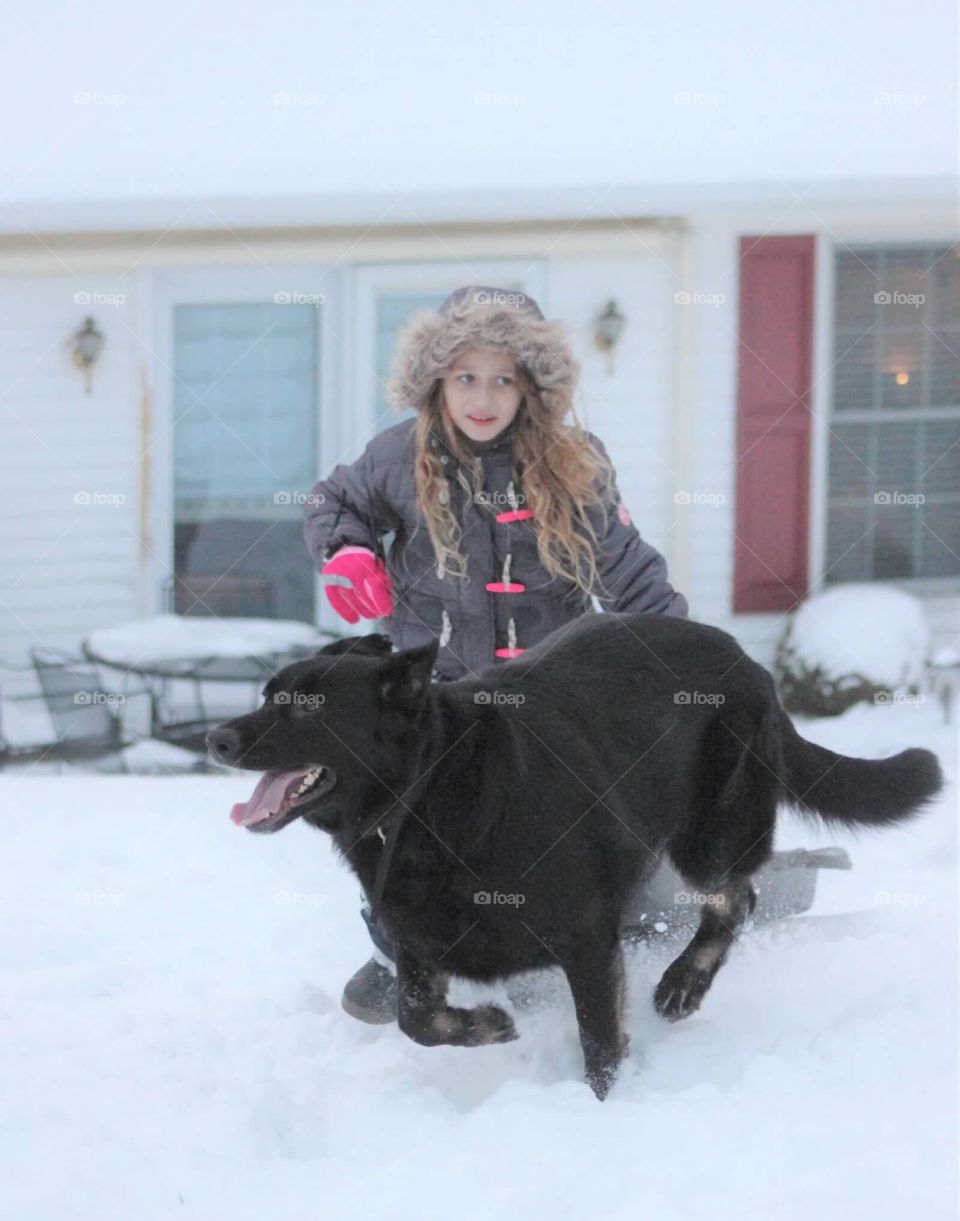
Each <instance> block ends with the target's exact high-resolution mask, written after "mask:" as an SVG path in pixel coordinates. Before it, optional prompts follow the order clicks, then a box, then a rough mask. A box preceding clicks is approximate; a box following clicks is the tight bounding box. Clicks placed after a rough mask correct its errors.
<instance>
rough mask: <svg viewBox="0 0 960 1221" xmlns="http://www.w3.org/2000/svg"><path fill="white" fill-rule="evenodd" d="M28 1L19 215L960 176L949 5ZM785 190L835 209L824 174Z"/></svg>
mask: <svg viewBox="0 0 960 1221" xmlns="http://www.w3.org/2000/svg"><path fill="white" fill-rule="evenodd" d="M7 11H8V14H9V20H8V28H7V31H6V37H5V39H4V40H3V47H2V50H0V103H2V105H3V109H4V112H5V113H7V114H11V115H16V117H17V121H16V122H14V123H11V124H8V127H7V130H6V131H5V133H4V140H3V145H2V149H0V179H2V181H3V183H4V200H5V202H6V204H7V206H8V207H10V208H12V209H13V213H14V216H13V218H12V219H13V220H14V222H15V223H16V221H17V219H18V218H19V216H20V206H19V205H20V204H21V202H22V201H28V200H52V199H67V200H69V199H85V200H90V201H98V200H103V199H108V200H109V199H128V200H136V199H142V198H157V197H171V196H176V197H178V198H179V199H180V200H181V201H182V208H181V211H180V212H178V213H176V214H175V216H174V219H176V217H178V216H182V214H183V212H184V211H187V210H189V211H191V212H192V213H193V214H194V218H195V219H196V220H197V221H198V222H202V223H205V224H206V225H208V226H212V227H214V228H220V227H221V226H220V223H219V221H220V218H219V215H218V212H217V210H216V207H215V205H214V206H212V205H211V204H210V202H209V201H210V199H211V198H212V197H218V196H224V195H254V196H261V195H262V194H263V193H264V184H269V188H270V193H271V194H272V195H276V196H295V195H299V194H303V193H322V194H325V195H326V194H329V193H331V192H336V193H346V192H350V191H356V190H366V189H368V187H369V184H371V183H375V184H377V187H378V189H381V190H383V191H385V192H390V193H391V196H390V198H389V199H388V200H387V203H386V205H385V206H387V205H389V207H390V209H391V211H390V215H389V218H388V220H389V223H397V222H400V223H403V222H406V223H410V222H412V221H415V220H416V219H417V218H416V216H415V215H413V214H411V212H410V211H409V209H408V208H407V206H406V193H407V192H409V191H411V190H424V191H433V190H436V189H449V188H458V189H464V190H470V189H483V188H488V187H492V186H497V187H503V188H507V189H509V188H518V189H527V190H538V191H540V192H542V193H544V194H545V195H548V194H549V193H550V190H551V189H552V188H553V187H556V186H562V185H565V184H571V185H576V186H585V185H589V186H591V187H594V188H596V194H597V195H599V196H601V197H603V196H605V194H606V192H607V191H608V190H609V189H610V188H611V187H613V186H614V185H615V184H617V183H620V182H623V181H628V182H630V181H632V182H645V183H691V184H694V183H703V182H731V181H741V182H742V181H745V180H746V181H750V180H755V179H764V180H768V181H780V182H782V181H786V180H806V181H808V182H809V181H812V180H816V179H825V180H832V181H836V180H842V179H845V178H847V177H851V176H876V175H884V176H887V175H889V176H891V177H894V178H904V177H907V178H910V177H918V176H926V175H945V174H949V175H951V176H955V175H956V135H957V114H956V95H957V65H956V42H957V40H956V29H957V18H956V6H955V4H953V3H952V0H926V3H924V4H923V5H915V6H913V8H912V9H911V11H910V20H909V21H906V20H904V12H903V6H902V5H901V4H898V3H895V2H894V0H875V2H874V3H873V4H872V5H871V6H870V9H869V20H865V19H864V12H863V10H862V8H861V7H860V6H858V5H853V4H848V5H838V4H836V3H833V2H831V0H808V2H807V3H806V4H804V5H798V6H789V5H781V6H771V5H769V4H768V3H765V2H763V0H741V2H740V3H738V4H735V5H729V4H728V5H716V4H712V3H708V0H695V2H694V3H693V4H688V5H683V6H677V5H675V4H672V3H671V2H670V0H649V2H648V3H646V4H643V5H634V4H631V3H630V2H629V0H603V3H602V4H597V5H589V4H588V5H584V4H581V3H576V2H575V0H552V2H551V3H550V4H549V6H548V5H545V4H537V5H532V6H531V5H522V6H517V5H516V4H514V3H512V2H511V0H488V3H487V4H485V5H484V6H483V8H482V9H472V8H471V9H466V8H464V7H463V6H458V5H451V4H449V3H446V2H441V0H417V3H416V4H413V5H406V4H404V5H396V4H393V3H390V2H389V0H368V2H367V3H365V4H363V5H355V6H349V5H347V6H335V5H333V4H321V5H314V6H304V5H294V4H290V3H287V4H280V5H262V4H255V3H253V2H252V0H239V2H238V3H237V4H235V5H233V6H231V9H230V20H229V21H228V22H224V20H223V16H222V13H221V12H220V11H219V10H217V9H215V8H212V7H209V6H206V5H200V6H197V5H195V4H193V3H192V0H168V2H167V3H166V4H165V5H164V10H163V20H162V21H160V22H158V21H156V20H154V19H153V17H152V15H151V14H149V13H148V12H147V11H146V10H144V9H142V8H140V7H138V6H135V5H131V6H124V5H111V6H108V7H106V8H102V9H96V10H90V9H89V8H85V7H82V6H71V5H68V4H64V3H63V2H62V0H29V2H27V0H12V3H11V6H10V7H9V8H8V10H7ZM184 81H189V82H190V87H189V88H188V89H184V88H183V82H184ZM78 99H79V100H78ZM785 206H789V207H790V209H791V220H795V221H796V223H797V224H798V225H802V226H806V227H807V228H809V226H810V225H811V224H812V223H814V220H815V218H814V217H813V216H812V215H811V214H810V211H809V210H808V208H807V207H806V205H805V202H804V196H803V189H800V190H798V191H797V193H796V196H795V197H794V198H792V199H790V198H788V199H787V201H786V205H785ZM619 214H620V215H624V213H622V212H621V213H619ZM575 215H579V213H576V214H575ZM5 219H6V220H9V219H11V218H10V217H7V216H5ZM28 223H29V222H28ZM19 231H20V232H23V231H24V229H20V230H19ZM801 231H806V229H804V230H801Z"/></svg>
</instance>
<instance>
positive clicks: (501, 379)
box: [457, 373, 513, 385]
mask: <svg viewBox="0 0 960 1221" xmlns="http://www.w3.org/2000/svg"><path fill="white" fill-rule="evenodd" d="M465 377H468V378H472V377H473V374H472V373H461V374H460V375H459V376H458V377H457V381H458V382H462V381H463V379H464V378H465ZM497 381H499V382H506V383H507V385H512V384H513V378H512V377H510V376H509V375H508V374H506V373H504V374H502V376H500V377H498V378H497Z"/></svg>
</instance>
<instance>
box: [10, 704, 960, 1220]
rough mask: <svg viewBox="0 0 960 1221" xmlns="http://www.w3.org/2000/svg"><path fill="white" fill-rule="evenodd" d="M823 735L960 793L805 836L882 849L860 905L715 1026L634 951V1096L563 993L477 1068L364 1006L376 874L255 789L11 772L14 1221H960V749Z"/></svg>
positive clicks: (911, 731)
mask: <svg viewBox="0 0 960 1221" xmlns="http://www.w3.org/2000/svg"><path fill="white" fill-rule="evenodd" d="M800 728H801V731H802V732H804V733H805V734H806V735H807V736H809V737H811V738H813V739H815V740H817V741H819V742H822V743H824V744H828V745H830V746H832V747H833V748H834V749H838V750H846V751H847V752H848V753H852V754H861V755H864V756H875V757H879V756H882V755H885V754H888V753H891V752H893V751H895V750H898V749H900V748H901V747H902V746H906V745H918V744H923V745H927V746H930V747H931V748H933V749H935V750H937V752H938V753H939V755H940V757H941V760H942V762H943V764H944V766H945V768H946V769H947V771H948V774H949V776H950V779H951V782H952V784H951V788H950V789H949V791H948V792H947V794H946V796H945V798H944V799H943V800H942V801H941V803H940V804H939V805H938V806H937V807H936V808H935V809H934V810H932V811H931V812H930V813H929V814H928V815H927V816H926V817H925V818H924V819H923V820H921V821H919V822H917V823H916V824H915V825H914V826H912V827H911V826H907V827H905V828H900V829H895V830H892V831H886V832H878V833H864V834H861V835H860V836H858V837H854V836H850V835H843V834H836V835H831V834H828V833H826V832H823V833H821V834H819V835H818V834H817V833H816V831H815V830H813V831H812V830H810V829H808V828H807V827H806V826H801V825H799V824H796V823H794V822H792V821H788V820H787V819H784V821H783V824H782V830H781V833H780V842H779V846H780V847H784V846H787V847H790V846H796V845H799V844H806V845H819V844H827V843H839V844H842V845H844V846H845V847H846V848H847V849H848V850H849V851H850V853H851V856H852V857H853V862H854V869H853V871H852V872H850V873H829V872H828V873H825V874H823V875H821V878H820V884H819V890H818V896H817V900H816V904H815V908H814V912H815V913H816V914H822V915H830V914H833V913H841V912H857V913H859V914H858V915H856V916H854V917H851V918H849V919H848V920H846V921H844V920H835V921H831V920H823V921H816V920H800V921H797V922H796V924H794V925H793V926H792V927H790V926H789V925H787V926H778V927H777V928H772V927H766V928H757V929H755V930H753V931H749V932H747V933H746V934H745V936H744V938H743V940H742V941H741V943H740V944H739V946H738V948H737V949H736V950H735V951H734V952H733V954H732V955H731V958H730V961H729V962H728V964H727V966H726V967H725V968H724V970H723V971H722V972H721V973H720V975H719V976H718V979H717V981H716V983H715V985H714V987H713V990H712V991H711V993H710V996H709V998H708V999H707V1001H706V1003H705V1005H704V1008H703V1009H702V1010H701V1011H700V1012H699V1013H698V1014H696V1015H695V1016H694V1017H692V1018H691V1019H690V1020H689V1021H688V1022H686V1023H679V1024H677V1025H674V1026H671V1025H667V1024H666V1023H664V1022H662V1021H661V1020H660V1019H659V1018H658V1017H657V1016H656V1015H655V1014H654V1012H653V1009H652V1006H651V1002H650V997H651V994H652V990H653V987H654V985H655V983H656V981H657V979H658V978H659V973H660V972H661V971H662V969H663V967H664V966H665V965H666V963H667V961H668V959H669V958H670V957H671V956H672V954H674V953H675V952H676V949H677V946H676V945H675V944H673V945H670V946H667V945H659V946H657V947H655V948H654V949H652V950H651V949H647V950H637V951H634V952H632V953H631V957H630V959H629V963H630V976H629V978H630V1001H631V1012H630V1019H629V1021H630V1030H631V1040H632V1054H631V1058H630V1060H629V1061H628V1062H627V1064H626V1065H625V1066H624V1069H623V1070H622V1073H621V1077H620V1079H619V1081H618V1083H617V1085H616V1086H615V1088H614V1090H613V1092H612V1093H611V1096H610V1098H609V1099H608V1100H607V1101H606V1102H605V1103H603V1104H600V1103H598V1102H597V1101H596V1100H595V1098H594V1097H593V1095H592V1094H591V1092H590V1091H589V1089H588V1088H587V1086H586V1085H584V1084H583V1083H582V1081H581V1058H580V1050H579V1046H578V1042H577V1032H576V1025H575V1022H574V1017H573V1012H572V1005H571V1004H570V1001H569V999H568V997H567V995H566V994H565V993H564V991H563V990H562V989H560V988H558V987H553V988H548V989H547V993H548V995H550V996H552V999H551V1001H550V1003H549V1004H547V1005H546V1006H544V1007H542V1008H540V1009H538V1010H536V1011H534V1012H525V1013H520V1014H519V1015H518V1019H517V1020H518V1026H519V1029H520V1032H521V1038H520V1040H518V1041H517V1042H515V1043H512V1044H509V1045H505V1046H494V1047H488V1048H481V1049H476V1050H466V1049H455V1048H439V1049H432V1050H428V1049H424V1048H420V1047H418V1046H416V1045H414V1044H413V1043H411V1042H409V1041H408V1040H406V1039H405V1038H403V1037H402V1036H401V1035H400V1034H399V1032H398V1030H397V1028H396V1027H395V1026H387V1027H376V1028H375V1027H367V1026H363V1025H360V1024H359V1023H357V1022H355V1021H353V1020H351V1019H350V1018H349V1017H348V1016H347V1015H346V1014H344V1013H343V1012H342V1011H341V1009H340V1006H339V997H340V991H341V989H342V986H343V983H344V981H345V980H346V979H347V977H348V976H349V975H350V974H351V973H352V972H353V970H354V969H355V968H356V967H358V966H359V965H360V964H361V963H362V962H363V961H364V960H365V958H366V957H367V955H368V949H369V945H368V941H367V939H366V934H365V930H364V927H363V924H362V922H361V920H360V917H359V914H358V888H357V885H356V883H355V882H354V880H353V878H352V876H351V875H350V874H349V873H348V872H347V870H346V868H345V867H344V866H343V865H342V864H341V863H340V862H338V861H337V860H336V859H335V857H334V855H333V853H332V852H331V850H330V846H329V843H328V841H327V840H326V838H325V837H324V836H323V835H321V834H319V833H318V832H315V831H312V830H310V829H309V828H307V827H305V826H303V825H300V824H294V825H293V826H292V827H291V828H289V829H288V830H287V831H285V832H283V833H281V834H279V835H277V836H275V837H264V838H260V837H256V836H252V835H249V834H246V833H243V832H241V831H239V830H238V829H237V828H236V827H234V826H233V825H232V824H231V823H230V821H229V818H228V811H229V809H230V806H231V804H232V803H233V802H234V801H237V800H240V799H243V798H245V797H247V796H248V794H249V789H250V778H249V776H245V775H238V776H237V777H222V778H221V777H202V776H198V777H190V778H187V777H163V778H153V777H122V776H95V775H90V774H75V775H65V774H62V775H46V776H42V777H38V776H36V774H31V775H28V776H22V777H21V776H18V775H15V774H13V773H7V774H5V775H3V776H0V796H2V799H3V808H4V825H3V832H2V862H3V870H4V877H3V886H2V902H3V905H4V908H5V911H4V915H5V928H6V936H5V937H4V940H3V947H2V956H3V976H4V980H5V985H6V986H5V988H4V994H3V1001H2V1009H0V1021H2V1026H0V1049H2V1050H0V1056H2V1060H3V1063H2V1070H0V1072H2V1081H3V1098H4V1106H3V1132H2V1141H0V1149H2V1152H0V1159H2V1163H3V1164H2V1169H0V1183H2V1186H0V1215H2V1216H3V1217H4V1218H6V1219H9V1221H75V1219H82V1221H115V1219H116V1221H154V1219H155V1218H156V1219H160V1218H163V1219H167V1218H204V1219H211V1221H213V1219H221V1218H222V1219H223V1221H227V1219H229V1221H245V1219H246V1218H251V1219H254V1218H255V1219H256V1221H263V1219H264V1218H270V1221H281V1219H285V1218H291V1219H292V1218H297V1219H299V1218H304V1217H324V1218H327V1217H329V1218H336V1219H337V1221H339V1219H341V1218H342V1219H352V1218H364V1219H369V1218H380V1217H390V1218H394V1217H396V1218H404V1219H406V1218H414V1217H417V1218H419V1217H428V1218H433V1217H449V1216H451V1215H453V1216H456V1217H457V1218H458V1221H466V1219H468V1218H469V1219H472V1218H484V1221H489V1219H490V1218H491V1217H492V1216H498V1217H510V1218H512V1217H525V1218H526V1217H529V1218H539V1217H544V1218H550V1219H551V1221H552V1219H554V1218H565V1217H571V1218H586V1217H604V1218H623V1219H627V1218H629V1219H630V1221H633V1219H635V1218H644V1221H659V1219H660V1218H675V1217H678V1216H682V1215H693V1216H709V1217H711V1218H712V1219H713V1221H717V1219H718V1218H728V1217H729V1218H734V1217H737V1218H742V1217H748V1218H753V1217H773V1218H776V1219H777V1221H782V1219H788V1218H802V1219H803V1221H807V1219H808V1218H810V1217H817V1218H843V1219H845V1221H847V1219H851V1218H867V1217H869V1218H870V1219H871V1221H883V1219H885V1218H891V1219H892V1218H903V1217H907V1216H912V1215H915V1214H916V1215H922V1216H924V1217H926V1218H941V1217H942V1218H947V1217H952V1216H954V1215H955V1208H956V1203H955V1191H956V1185H955V1165H956V1138H957V1130H956V1108H957V1084H956V1028H957V1008H956V976H957V935H956V909H955V900H956V891H957V864H956V847H957V844H956V788H955V781H956V760H957V733H956V728H955V727H954V728H952V729H951V728H950V727H948V726H945V725H944V724H943V723H942V721H941V720H940V719H938V717H937V715H936V712H935V710H934V709H933V708H931V707H925V708H918V707H916V706H904V705H900V706H887V707H864V706H858V707H855V708H853V709H851V710H850V712H848V713H847V714H846V715H845V716H843V717H841V718H837V719H835V720H832V721H829V722H828V721H820V722H815V723H812V722H807V723H806V724H801V725H800ZM455 988H456V989H457V991H458V992H459V993H460V994H461V996H471V995H479V994H480V990H479V989H476V990H474V989H472V988H468V987H467V986H466V985H462V984H455Z"/></svg>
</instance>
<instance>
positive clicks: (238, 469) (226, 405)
mask: <svg viewBox="0 0 960 1221" xmlns="http://www.w3.org/2000/svg"><path fill="white" fill-rule="evenodd" d="M317 332H318V325H317V311H316V309H315V307H314V306H313V305H300V304H290V305H283V304H277V303H274V302H263V303H259V302H256V303H237V304H226V305H178V306H177V307H176V309H175V312H174V364H175V370H176V376H175V382H174V401H173V411H174V421H175V422H174V429H173V436H174V446H173V448H174V573H175V578H174V581H173V588H172V590H171V593H172V595H173V596H172V597H171V599H170V601H171V609H174V610H176V611H177V612H178V613H180V614H188V615H219V616H221V617H230V616H236V615H251V616H255V617H263V618H279V619H300V620H303V621H304V622H307V623H312V622H313V617H314V601H313V596H314V595H313V587H314V581H313V573H312V571H311V565H310V564H309V563H307V562H306V561H305V559H304V556H305V551H304V543H303V524H302V522H303V506H302V504H301V503H300V500H299V498H298V494H299V493H300V492H301V490H302V489H305V488H308V487H310V485H311V484H312V483H313V481H314V478H315V476H314V455H315V453H316V436H317V362H318V342H317Z"/></svg>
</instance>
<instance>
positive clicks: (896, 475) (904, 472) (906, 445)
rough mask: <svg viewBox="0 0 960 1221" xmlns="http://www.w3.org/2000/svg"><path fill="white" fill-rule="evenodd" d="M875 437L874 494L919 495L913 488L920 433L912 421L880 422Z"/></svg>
mask: <svg viewBox="0 0 960 1221" xmlns="http://www.w3.org/2000/svg"><path fill="white" fill-rule="evenodd" d="M875 427H876V428H877V430H878V435H877V441H878V444H877V457H876V465H875V468H874V469H875V470H876V472H877V491H878V492H905V493H916V492H919V490H920V489H919V488H918V487H917V486H916V484H917V474H918V466H917V463H918V456H917V447H918V445H919V443H920V429H919V428H918V427H917V425H916V423H914V422H913V421H909V422H906V421H905V422H904V423H902V424H901V423H898V422H895V421H893V420H884V421H882V423H879V424H877V425H875Z"/></svg>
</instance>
